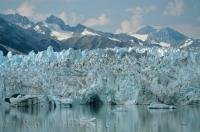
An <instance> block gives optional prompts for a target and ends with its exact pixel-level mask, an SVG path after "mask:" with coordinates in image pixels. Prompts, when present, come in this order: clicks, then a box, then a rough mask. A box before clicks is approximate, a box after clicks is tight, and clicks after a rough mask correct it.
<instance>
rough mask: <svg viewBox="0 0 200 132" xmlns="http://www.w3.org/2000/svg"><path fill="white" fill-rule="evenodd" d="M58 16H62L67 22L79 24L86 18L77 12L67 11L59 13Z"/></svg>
mask: <svg viewBox="0 0 200 132" xmlns="http://www.w3.org/2000/svg"><path fill="white" fill-rule="evenodd" d="M58 17H59V18H61V19H62V20H63V21H64V22H65V23H66V24H77V23H80V22H81V21H83V19H84V17H83V16H81V15H78V14H77V13H75V12H70V13H66V12H64V11H63V12H61V13H60V14H58Z"/></svg>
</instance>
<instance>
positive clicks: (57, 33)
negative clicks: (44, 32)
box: [51, 31, 73, 41]
mask: <svg viewBox="0 0 200 132" xmlns="http://www.w3.org/2000/svg"><path fill="white" fill-rule="evenodd" d="M51 36H52V37H56V38H57V39H58V40H60V41H62V40H67V39H69V38H72V37H73V32H64V31H52V32H51Z"/></svg>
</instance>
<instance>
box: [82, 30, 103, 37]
mask: <svg viewBox="0 0 200 132" xmlns="http://www.w3.org/2000/svg"><path fill="white" fill-rule="evenodd" d="M81 34H82V35H83V36H86V35H89V36H100V35H99V34H96V33H93V32H91V31H88V30H87V29H85V30H84V31H83V32H82V33H81Z"/></svg>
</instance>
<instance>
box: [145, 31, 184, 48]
mask: <svg viewBox="0 0 200 132" xmlns="http://www.w3.org/2000/svg"><path fill="white" fill-rule="evenodd" d="M187 39H188V37H186V36H185V35H183V34H182V33H179V32H177V31H176V30H174V29H172V28H169V27H166V28H162V29H160V30H159V31H158V32H155V33H153V34H151V35H149V40H155V41H156V42H165V43H169V44H171V46H179V45H180V44H181V43H183V42H184V41H185V40H187Z"/></svg>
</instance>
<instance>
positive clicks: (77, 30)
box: [0, 14, 200, 54]
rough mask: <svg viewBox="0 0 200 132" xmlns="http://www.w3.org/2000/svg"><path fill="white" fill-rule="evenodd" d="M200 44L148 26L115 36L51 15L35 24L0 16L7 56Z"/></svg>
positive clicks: (0, 37)
mask: <svg viewBox="0 0 200 132" xmlns="http://www.w3.org/2000/svg"><path fill="white" fill-rule="evenodd" d="M199 45H200V41H199V40H195V39H192V38H189V37H187V36H185V35H183V34H182V33H179V32H178V31H176V30H174V29H172V28H169V27H166V28H160V29H157V28H155V27H153V26H144V27H142V28H141V29H139V30H138V31H137V32H136V33H135V34H125V33H123V34H114V33H108V32H102V31H98V30H94V29H92V28H89V27H86V26H84V25H81V24H78V25H76V26H70V25H66V24H65V22H64V21H63V20H62V19H60V18H58V17H56V16H54V15H51V16H49V17H47V18H46V20H44V21H40V22H32V21H30V20H29V19H28V18H27V17H25V16H21V15H19V14H9V15H4V14H0V50H2V51H3V52H4V54H6V53H7V52H8V51H12V52H14V53H17V54H27V53H28V52H30V51H31V50H33V51H35V52H38V51H42V50H45V49H47V47H48V46H52V47H53V48H54V50H55V51H60V50H62V49H68V48H74V49H81V50H83V49H89V50H90V49H96V48H114V47H130V46H147V47H152V46H158V47H180V48H188V47H193V46H199Z"/></svg>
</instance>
